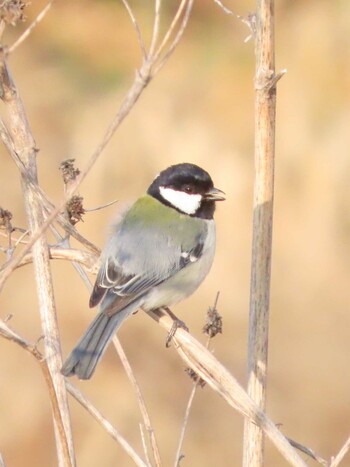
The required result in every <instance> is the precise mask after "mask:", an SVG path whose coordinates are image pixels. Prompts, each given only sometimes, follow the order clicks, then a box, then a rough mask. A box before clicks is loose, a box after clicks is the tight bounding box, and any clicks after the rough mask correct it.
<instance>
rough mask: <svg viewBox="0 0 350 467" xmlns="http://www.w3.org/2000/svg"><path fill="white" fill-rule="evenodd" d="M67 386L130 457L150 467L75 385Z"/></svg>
mask: <svg viewBox="0 0 350 467" xmlns="http://www.w3.org/2000/svg"><path fill="white" fill-rule="evenodd" d="M66 385H67V390H68V392H69V393H70V394H71V395H72V396H73V397H74V399H76V400H77V401H78V402H79V404H81V405H82V406H83V407H84V408H85V409H86V410H87V411H88V412H89V414H90V415H92V417H93V418H94V419H95V420H97V421H98V422H99V423H100V425H101V426H102V427H103V428H104V429H105V431H106V432H107V433H108V434H109V435H110V436H112V438H113V439H114V440H115V441H117V442H118V443H119V444H120V446H121V447H122V448H123V449H124V451H125V452H126V453H127V454H128V456H129V457H130V458H131V459H132V460H133V461H134V462H135V464H136V465H138V466H139V467H149V466H148V465H147V464H146V463H145V462H144V461H143V460H142V459H141V457H140V456H139V455H138V454H137V453H136V451H135V450H134V449H133V448H132V447H131V446H130V444H129V443H128V442H127V441H126V440H125V438H123V436H122V435H121V434H120V433H119V431H118V430H117V429H116V428H115V427H114V426H113V425H112V424H111V423H110V422H109V421H108V420H107V419H106V418H105V417H104V416H103V415H102V414H101V412H99V411H98V410H97V409H96V407H95V406H94V405H93V404H92V403H91V402H90V401H89V400H88V399H87V398H86V397H85V396H84V395H83V394H82V393H81V392H80V391H79V390H78V389H77V388H76V387H75V386H73V384H72V383H71V382H70V381H68V380H67V379H66Z"/></svg>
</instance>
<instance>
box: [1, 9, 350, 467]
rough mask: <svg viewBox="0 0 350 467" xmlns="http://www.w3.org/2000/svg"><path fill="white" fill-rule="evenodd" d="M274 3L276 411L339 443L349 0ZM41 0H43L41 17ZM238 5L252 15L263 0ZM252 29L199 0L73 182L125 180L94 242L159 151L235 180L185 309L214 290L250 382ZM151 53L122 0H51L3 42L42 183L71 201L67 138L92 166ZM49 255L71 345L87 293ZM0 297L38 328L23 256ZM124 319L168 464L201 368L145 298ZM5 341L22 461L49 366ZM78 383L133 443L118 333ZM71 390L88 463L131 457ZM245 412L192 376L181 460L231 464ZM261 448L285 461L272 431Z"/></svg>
mask: <svg viewBox="0 0 350 467" xmlns="http://www.w3.org/2000/svg"><path fill="white" fill-rule="evenodd" d="M136 3H137V2H135V4H136ZM139 3H141V4H142V5H143V6H142V8H138V9H137V8H136V10H135V11H136V13H137V14H138V15H139V17H140V19H141V23H142V25H143V26H144V27H145V28H146V30H147V29H148V30H149V29H150V27H151V21H152V15H151V10H152V9H153V2H139ZM148 3H149V5H148ZM277 3H278V4H277V12H276V17H277V30H276V47H277V50H276V58H277V70H278V69H280V68H287V69H288V73H287V75H286V76H285V77H284V78H283V79H282V80H281V81H280V83H279V85H278V107H277V152H276V158H277V168H276V192H275V214H274V235H273V242H274V243H273V264H272V290H271V328H270V350H269V380H268V406H267V413H268V414H269V416H271V418H272V419H273V420H274V421H275V422H278V423H281V424H282V425H283V428H282V431H283V432H284V433H285V434H286V435H287V436H289V437H291V438H293V439H295V440H297V441H299V442H301V443H303V444H305V445H308V446H310V447H312V448H313V449H315V450H316V451H318V452H319V453H320V454H321V455H322V456H323V457H330V456H331V455H332V454H335V453H336V452H337V450H338V449H339V447H340V445H341V444H342V443H343V441H344V440H345V438H346V437H347V436H348V435H349V431H350V390H349V388H350V371H349V369H348V368H349V364H348V362H349V357H348V356H349V353H350V313H349V310H350V290H349V279H350V242H349V237H350V208H349V202H350V195H349V182H348V179H349V172H350V154H349V147H350V136H349V135H350V132H349V122H350V101H349V96H350V35H349V30H350V3H349V2H348V1H346V0H336V1H332V2H330V1H320V0H309V1H307V2H305V1H302V0H299V1H293V2H289V1H288V0H285V1H280V2H277ZM44 4H45V2H43V1H37V2H33V4H32V5H31V6H30V7H29V8H28V10H27V15H28V17H29V19H30V18H34V17H35V16H36V14H37V12H38V11H39V10H40V7H42V6H43V5H44ZM230 6H231V7H232V8H234V10H235V12H236V13H238V14H242V15H244V14H246V13H247V12H248V11H251V10H253V8H254V2H253V1H250V2H248V1H243V0H240V1H237V2H231V5H230ZM23 27H25V25H24V26H23ZM11 35H12V34H9V35H8V36H7V37H6V40H7V42H8V43H11ZM247 35H248V31H247V29H246V27H245V26H244V25H243V24H242V23H240V22H239V21H238V20H235V19H233V18H232V17H228V16H225V15H224V14H223V13H222V11H220V9H219V8H218V7H217V6H215V5H214V3H213V2H212V1H210V0H206V1H204V2H203V1H202V2H197V5H195V8H194V12H193V16H192V19H191V21H190V24H189V28H188V30H187V32H186V34H185V37H184V40H183V41H182V43H181V44H180V46H179V48H178V49H177V51H176V52H175V55H174V56H173V57H172V58H171V60H170V62H169V63H168V64H167V66H166V67H165V68H164V69H163V70H162V72H161V73H160V74H159V75H158V76H157V77H156V79H155V80H154V82H152V83H151V85H150V87H149V88H148V89H147V90H146V92H145V93H144V95H143V96H142V98H141V100H140V101H139V102H138V103H137V105H136V107H135V108H134V110H133V111H132V113H131V114H130V116H129V117H128V119H127V121H125V123H124V124H123V125H122V127H121V128H120V130H119V131H118V133H117V135H116V136H115V137H114V138H113V140H112V142H111V143H110V144H109V146H108V147H107V149H106V150H105V152H104V154H103V156H102V158H101V159H100V160H99V162H98V163H97V165H96V166H95V168H94V169H93V171H92V172H91V174H90V175H89V176H88V178H87V180H86V181H85V182H84V183H83V185H82V186H81V188H80V194H81V195H82V196H84V200H85V201H84V203H85V206H86V207H94V206H98V205H101V204H104V203H106V202H108V201H110V200H112V199H115V198H118V200H120V203H119V205H117V207H115V206H114V207H111V208H107V209H105V210H103V211H97V212H94V213H90V214H87V215H86V216H85V220H84V223H81V224H80V225H78V227H79V229H80V230H81V232H82V233H83V234H84V235H85V236H87V237H88V238H89V239H90V240H91V241H92V242H94V243H96V244H97V245H99V246H102V245H103V242H104V239H105V236H106V233H107V231H108V228H107V226H108V223H109V222H110V219H111V218H113V216H114V215H115V214H114V213H115V211H116V210H118V209H119V206H123V205H124V203H126V202H127V201H129V200H132V199H133V198H136V197H137V196H139V195H140V194H141V193H143V192H144V190H145V189H146V188H147V186H148V184H149V182H150V180H151V179H152V178H153V177H154V175H155V174H156V173H157V172H158V171H159V170H160V169H162V168H164V167H166V166H168V165H170V164H173V163H177V162H182V161H191V162H194V163H197V164H199V165H201V166H203V167H204V168H206V169H207V170H208V171H209V172H210V173H211V174H212V176H213V178H214V180H215V183H216V185H217V186H218V187H220V188H221V189H223V190H224V191H225V192H226V193H227V201H226V202H225V203H223V204H220V205H219V207H218V212H217V216H216V219H217V226H218V246H217V256H216V260H215V264H214V267H213V269H212V271H211V273H210V276H209V277H208V279H207V280H206V282H205V284H204V285H203V286H202V287H201V289H200V290H199V291H198V292H197V293H196V294H195V295H194V296H193V297H192V298H190V299H188V300H187V301H186V302H184V303H182V304H180V305H178V306H177V307H176V310H174V311H176V313H177V314H178V315H179V316H180V317H182V318H183V319H184V320H185V321H186V323H187V324H188V326H189V327H190V330H191V332H192V333H193V334H194V335H196V336H198V337H201V336H200V334H201V329H202V325H203V323H204V319H205V312H206V309H207V307H208V305H210V304H212V303H213V301H214V299H215V295H216V291H217V290H220V292H221V296H220V303H219V310H220V312H221V314H222V315H223V319H224V333H223V335H222V336H219V337H217V338H216V339H215V341H214V343H213V348H214V351H215V355H216V356H217V358H218V359H219V360H220V361H222V362H223V363H224V365H225V366H227V367H228V368H229V369H230V371H232V372H233V374H234V375H235V376H236V377H237V378H238V379H239V380H240V381H241V382H242V384H245V375H246V348H247V324H248V305H249V304H248V302H249V268H250V247H251V224H252V209H251V207H252V184H253V112H254V109H253V97H254V96H253V82H252V80H253V74H254V56H253V45H252V43H251V42H249V43H247V44H244V43H243V40H244V39H245V37H246V36H247ZM139 61H140V54H139V50H138V46H137V42H136V39H135V34H134V31H133V30H132V27H131V26H130V22H129V19H128V17H127V15H126V13H125V11H124V9H123V8H122V6H121V5H120V4H119V2H107V1H106V2H101V1H100V2H93V1H82V2H69V1H60V2H57V4H55V5H54V7H53V8H52V11H51V12H50V13H49V14H48V16H47V17H46V18H45V20H44V22H43V23H42V24H41V25H40V26H39V27H38V28H37V29H36V30H35V31H34V33H33V35H32V36H31V37H30V38H29V39H28V40H27V41H26V42H25V43H24V44H23V45H22V46H21V47H20V48H19V49H18V50H17V51H16V53H15V54H14V55H13V57H11V62H10V65H11V67H12V72H13V75H14V77H15V80H16V82H17V85H18V87H19V89H20V91H21V95H22V98H23V100H24V103H25V105H26V108H27V111H28V116H29V119H30V123H31V126H32V129H33V133H34V135H35V138H36V142H37V145H38V147H39V148H40V153H39V156H38V157H39V161H38V166H39V177H40V182H41V184H42V186H43V187H44V189H45V190H46V191H47V192H48V193H49V194H50V196H51V197H52V198H53V199H55V200H59V199H60V196H61V194H62V190H63V188H62V183H61V179H60V175H59V172H58V166H59V164H60V162H61V161H62V160H63V159H66V158H68V157H75V158H76V161H77V165H78V166H83V165H84V161H85V160H86V158H87V156H88V155H90V154H91V152H92V150H93V149H94V148H95V146H96V145H97V143H98V142H99V140H100V139H101V136H102V134H103V132H104V129H105V128H106V126H107V124H108V123H109V121H110V119H111V118H112V116H113V114H114V113H115V110H116V108H117V106H118V103H119V102H120V100H121V98H122V96H123V95H124V93H125V92H126V90H127V88H128V85H129V83H130V82H131V81H132V79H133V76H134V70H135V69H136V66H137V65H138V64H139ZM0 151H1V152H0V157H1V166H0V187H1V191H0V194H1V197H0V205H1V207H3V208H6V209H9V210H10V211H11V212H12V213H13V215H14V220H13V223H14V225H20V226H24V225H25V216H24V211H23V204H22V199H21V196H20V183H19V178H18V173H17V169H16V168H15V166H14V164H13V162H12V160H11V159H10V157H9V156H8V154H7V152H6V151H5V150H4V148H3V147H1V149H0ZM2 260H5V257H3V258H2ZM52 267H53V273H54V285H55V296H56V300H57V305H58V312H59V323H60V331H61V338H62V345H63V350H64V355H67V353H68V352H69V351H70V349H71V348H72V346H73V345H74V343H75V341H76V339H77V338H78V337H79V336H80V335H81V333H82V332H83V330H84V329H85V327H86V326H87V324H88V323H89V322H90V320H91V318H92V316H93V313H94V311H90V310H89V309H88V306H87V304H88V292H87V290H86V289H85V287H84V285H83V283H82V282H81V280H80V278H79V277H78V276H77V274H76V272H75V271H74V270H73V268H72V267H71V266H70V265H69V264H68V263H66V262H64V263H63V262H62V263H59V262H53V263H52ZM0 307H1V308H0V310H1V317H2V318H4V317H5V316H7V315H8V314H12V315H13V318H12V320H11V325H12V326H13V327H14V329H16V331H18V332H19V333H20V334H21V335H23V336H25V337H26V338H27V339H29V340H31V341H35V340H37V339H38V338H39V336H40V333H41V328H40V320H39V315H38V311H37V298H36V294H35V285H34V279H33V273H32V269H31V266H26V267H25V268H22V269H20V270H18V271H16V272H15V273H14V274H13V275H12V277H11V279H10V280H9V281H8V283H7V285H6V287H5V289H4V291H3V293H2V295H1V297H0ZM119 336H120V339H121V341H122V343H123V345H124V348H125V351H126V353H127V355H128V357H129V358H130V361H131V364H132V366H133V368H134V371H135V374H136V377H137V378H138V380H139V383H140V385H141V388H142V391H143V394H144V397H145V399H146V402H147V405H148V407H149V411H150V414H151V418H152V422H153V424H154V428H155V431H156V434H157V436H158V440H159V445H160V449H161V454H162V457H163V460H164V465H172V464H173V461H174V456H175V450H176V446H177V440H178V436H179V430H180V427H181V424H182V420H183V414H184V410H185V406H186V403H187V400H188V396H189V393H190V390H191V381H190V380H189V378H188V376H187V375H186V374H185V373H184V368H183V364H182V362H181V361H180V360H179V358H178V356H177V355H176V353H175V352H174V351H173V350H172V349H170V350H167V349H165V346H164V338H165V336H164V333H163V332H162V331H161V330H160V328H159V326H157V325H156V324H155V323H154V322H153V321H152V320H151V319H149V318H148V317H147V316H144V315H143V314H141V313H138V314H137V315H136V316H135V317H133V318H132V319H130V320H129V321H128V323H127V324H126V325H125V326H124V327H123V329H122V330H121V332H120V333H119ZM0 355H1V358H0V413H1V422H0V450H1V452H2V454H3V456H4V459H5V461H6V462H7V464H8V466H11V467H19V466H24V465H26V466H28V467H29V466H33V467H34V466H36V467H37V466H48V465H55V463H56V457H55V447H54V437H53V431H52V426H51V418H50V405H49V400H48V396H47V393H46V388H45V383H44V381H43V378H42V375H41V373H40V370H39V368H38V366H37V364H36V362H35V361H34V359H33V358H32V357H31V356H30V355H27V354H26V353H25V352H24V351H23V350H21V349H20V348H17V347H16V346H15V345H14V344H13V343H10V342H7V341H5V340H0ZM77 384H79V387H81V388H82V390H83V391H84V392H85V393H86V394H87V395H88V396H89V397H90V399H91V400H92V401H93V402H94V403H95V405H96V406H97V407H98V408H99V409H101V411H102V412H103V413H104V414H105V415H106V416H107V418H108V419H110V420H111V421H112V422H113V423H114V424H115V425H116V426H117V427H118V428H119V429H120V431H121V432H122V433H123V434H124V435H125V437H126V438H127V439H128V440H129V441H130V442H131V444H133V445H134V446H136V447H137V449H138V451H141V450H142V446H141V441H140V432H139V422H140V421H141V419H140V414H139V411H138V407H137V404H136V399H135V396H134V394H133V391H132V390H131V388H130V384H129V382H128V380H127V378H126V376H125V374H124V372H123V369H122V367H121V364H120V362H119V361H118V358H117V357H116V354H115V352H114V351H113V350H112V349H111V350H109V351H108V353H107V354H106V356H105V358H104V359H103V361H102V363H101V364H100V366H99V368H98V370H97V372H96V374H95V376H94V377H93V379H92V380H91V381H89V382H85V383H77ZM71 408H72V418H73V429H74V437H75V445H76V450H77V463H78V465H79V466H84V467H95V466H97V465H100V466H112V465H120V466H124V465H125V466H129V465H131V461H130V460H129V459H128V458H127V457H126V455H125V454H124V453H123V451H122V450H121V448H120V447H119V446H118V445H116V444H115V443H114V442H113V441H112V440H111V439H110V438H108V436H107V435H106V434H105V433H104V432H103V431H102V429H101V428H100V427H99V426H98V425H97V424H96V423H95V422H94V421H93V420H91V419H90V418H89V416H88V415H87V414H86V413H85V412H84V411H83V410H82V409H81V407H80V406H78V405H77V404H76V403H75V402H74V401H71ZM242 427H243V423H242V418H241V416H239V415H237V414H236V413H235V412H234V411H233V410H229V409H228V407H227V405H226V404H225V402H223V401H222V400H221V399H220V398H219V397H218V396H217V395H216V394H214V393H212V392H211V390H210V389H209V388H204V389H203V390H199V391H198V394H197V396H196V398H195V402H194V407H193V410H192V413H191V417H190V421H189V428H188V433H187V435H186V440H185V444H184V447H183V452H184V453H185V455H186V458H185V459H184V461H183V463H182V465H183V466H185V465H188V466H191V467H197V466H201V467H204V466H208V467H209V466H212V465H217V466H224V465H232V466H235V465H239V464H240V462H241V449H242V448H241V446H242V431H243V430H242ZM310 462H311V461H310ZM348 462H349V460H348ZM266 465H267V466H283V465H286V464H285V461H283V459H281V457H280V455H279V454H278V453H277V452H276V450H275V448H273V447H271V445H270V444H269V443H267V461H266ZM344 465H346V461H345V463H344Z"/></svg>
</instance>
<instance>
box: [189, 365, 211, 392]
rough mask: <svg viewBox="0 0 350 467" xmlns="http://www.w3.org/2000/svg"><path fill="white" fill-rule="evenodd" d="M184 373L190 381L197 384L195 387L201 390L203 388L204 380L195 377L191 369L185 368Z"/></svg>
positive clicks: (197, 376)
mask: <svg viewBox="0 0 350 467" xmlns="http://www.w3.org/2000/svg"><path fill="white" fill-rule="evenodd" d="M185 371H186V373H187V374H188V375H189V377H190V378H191V379H192V381H194V382H195V383H197V385H198V386H200V387H201V388H204V386H205V384H206V383H205V381H204V379H202V378H201V377H200V376H199V375H197V373H196V372H195V371H193V370H192V368H186V369H185Z"/></svg>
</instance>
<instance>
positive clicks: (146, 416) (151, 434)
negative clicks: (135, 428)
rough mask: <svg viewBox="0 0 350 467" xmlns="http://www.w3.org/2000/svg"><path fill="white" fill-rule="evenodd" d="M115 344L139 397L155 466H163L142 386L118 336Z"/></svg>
mask: <svg viewBox="0 0 350 467" xmlns="http://www.w3.org/2000/svg"><path fill="white" fill-rule="evenodd" d="M113 344H114V347H115V349H116V351H117V352H118V355H119V358H120V360H121V362H122V364H123V367H124V370H125V372H126V374H127V375H128V378H129V380H130V382H131V384H132V386H133V388H134V391H135V394H136V397H137V401H138V404H139V408H140V412H141V415H142V418H143V422H144V425H145V428H146V430H147V433H148V435H149V438H150V443H151V447H152V453H153V458H154V462H155V465H156V466H157V467H160V466H161V465H162V462H161V459H160V453H159V448H158V444H157V440H156V436H155V433H154V430H153V428H152V424H151V419H150V416H149V414H148V410H147V407H146V403H145V400H144V398H143V396H142V393H141V389H140V386H139V385H138V382H137V380H136V378H135V375H134V373H133V371H132V368H131V366H130V363H129V361H128V359H127V357H126V355H125V352H124V350H123V347H122V346H121V344H120V341H119V339H118V337H117V336H114V337H113ZM141 433H142V431H141ZM144 444H145V443H144ZM145 451H146V453H147V449H145Z"/></svg>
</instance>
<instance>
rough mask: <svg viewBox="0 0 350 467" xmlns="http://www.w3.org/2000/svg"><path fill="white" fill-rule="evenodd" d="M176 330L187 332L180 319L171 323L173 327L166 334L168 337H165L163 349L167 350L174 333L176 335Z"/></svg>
mask: <svg viewBox="0 0 350 467" xmlns="http://www.w3.org/2000/svg"><path fill="white" fill-rule="evenodd" d="M178 328H181V329H184V330H185V331H186V332H188V331H189V329H188V327H187V326H186V324H185V323H184V322H183V321H181V319H176V320H175V321H174V322H173V325H172V326H171V329H170V331H169V332H168V335H167V337H166V340H165V347H167V348H168V347H170V345H171V341H172V339H173V337H174V336H175V333H176V331H177V329H178Z"/></svg>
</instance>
